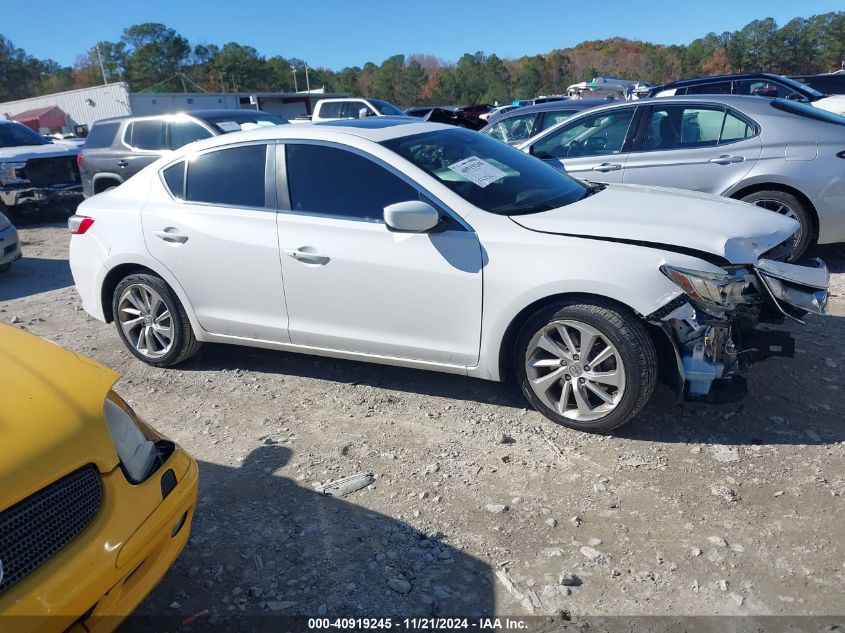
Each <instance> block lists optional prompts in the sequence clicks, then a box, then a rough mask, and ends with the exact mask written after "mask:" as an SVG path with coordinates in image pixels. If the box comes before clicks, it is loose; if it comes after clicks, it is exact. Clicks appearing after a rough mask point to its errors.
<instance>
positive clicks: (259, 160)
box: [187, 145, 267, 207]
mask: <svg viewBox="0 0 845 633" xmlns="http://www.w3.org/2000/svg"><path fill="white" fill-rule="evenodd" d="M266 155H267V146H266V145H244V146H242V147H231V148H228V149H222V150H218V151H216V152H208V153H207V154H200V155H199V156H197V157H196V158H194V159H193V160H191V161H190V162H189V163H188V187H187V199H188V200H190V201H191V202H209V203H212V204H231V205H235V206H239V207H263V206H265V194H264V172H265V160H266Z"/></svg>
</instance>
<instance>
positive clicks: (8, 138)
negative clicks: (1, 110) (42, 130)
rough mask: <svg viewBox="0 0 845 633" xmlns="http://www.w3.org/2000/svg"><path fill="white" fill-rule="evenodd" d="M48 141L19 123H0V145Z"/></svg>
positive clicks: (40, 143)
mask: <svg viewBox="0 0 845 633" xmlns="http://www.w3.org/2000/svg"><path fill="white" fill-rule="evenodd" d="M47 143H48V141H47V140H46V139H44V138H43V137H42V136H40V135H38V134H36V133H35V132H33V131H32V130H30V129H29V128H28V127H26V126H25V125H22V124H20V123H0V147H17V146H19V145H47Z"/></svg>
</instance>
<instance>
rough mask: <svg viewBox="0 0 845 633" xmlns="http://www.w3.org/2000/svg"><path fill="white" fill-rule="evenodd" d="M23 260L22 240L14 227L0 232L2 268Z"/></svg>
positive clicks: (0, 260) (0, 262)
mask: <svg viewBox="0 0 845 633" xmlns="http://www.w3.org/2000/svg"><path fill="white" fill-rule="evenodd" d="M20 258H21V240H20V238H19V237H18V232H17V230H16V229H15V227H14V226H10V227H7V228H6V229H4V230H2V231H0V266H2V265H3V264H8V263H9V262H13V261H15V260H16V259H20Z"/></svg>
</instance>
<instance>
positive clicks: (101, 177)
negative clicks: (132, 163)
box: [91, 172, 123, 195]
mask: <svg viewBox="0 0 845 633" xmlns="http://www.w3.org/2000/svg"><path fill="white" fill-rule="evenodd" d="M110 182H112V183H114V184H115V186H117V185H121V184H123V178H122V177H121V176H119V175H118V174H113V173H111V172H101V173H99V174H95V175H94V177H93V178H92V179H91V188H92V189H93V191H94V195H96V194H98V193H102V192H103V190H104V188H105V187H107V186H108V183H110ZM103 183H105V184H103Z"/></svg>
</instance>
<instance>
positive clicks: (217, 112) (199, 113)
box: [94, 108, 282, 125]
mask: <svg viewBox="0 0 845 633" xmlns="http://www.w3.org/2000/svg"><path fill="white" fill-rule="evenodd" d="M233 112H234V113H237V114H243V113H247V114H250V113H254V114H266V115H269V116H274V117H276V118H279V119H281V118H282V117H280V116H279V115H277V114H273V113H272V112H264V110H252V109H247V108H210V109H207V110H176V111H175V112H158V113H156V114H130V115H127V116H115V117H110V118H108V119H98V120H97V121H94V125H99V124H101V123H120V122H123V121H133V120H136V119H155V118H158V117H172V116H179V115H181V116H192V117H195V118H197V119H204V118H205V117H217V116H230V115H231V114H232V113H233Z"/></svg>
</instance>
